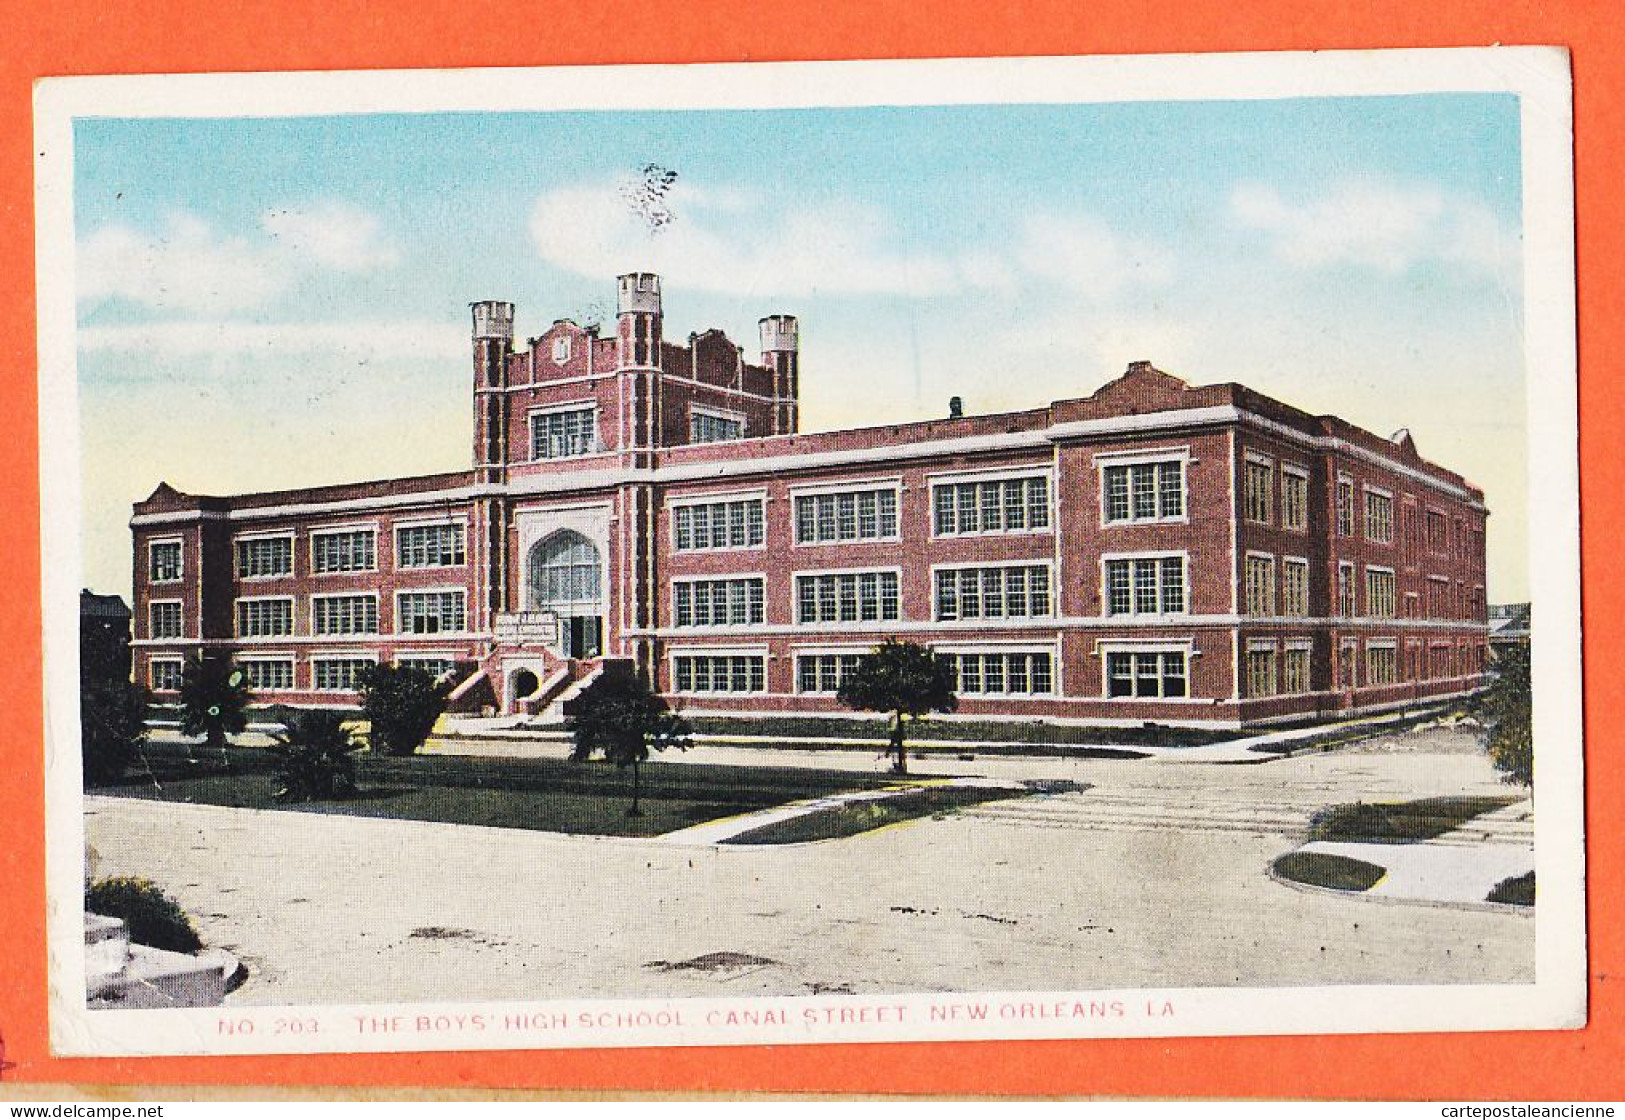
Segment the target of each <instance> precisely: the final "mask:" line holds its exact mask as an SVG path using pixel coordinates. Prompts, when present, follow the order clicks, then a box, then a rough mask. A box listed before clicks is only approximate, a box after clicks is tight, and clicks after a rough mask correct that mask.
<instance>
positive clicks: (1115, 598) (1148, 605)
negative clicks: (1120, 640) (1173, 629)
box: [1105, 556, 1185, 614]
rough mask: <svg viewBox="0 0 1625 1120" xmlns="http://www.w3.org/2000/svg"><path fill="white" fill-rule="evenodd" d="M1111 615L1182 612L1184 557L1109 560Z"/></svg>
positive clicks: (1108, 598) (1108, 584)
mask: <svg viewBox="0 0 1625 1120" xmlns="http://www.w3.org/2000/svg"><path fill="white" fill-rule="evenodd" d="M1105 600H1106V613H1107V614H1180V613H1183V612H1184V610H1185V558H1184V557H1183V556H1145V557H1139V556H1136V557H1125V558H1119V559H1111V560H1107V561H1106V595H1105Z"/></svg>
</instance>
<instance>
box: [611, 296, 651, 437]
mask: <svg viewBox="0 0 1625 1120" xmlns="http://www.w3.org/2000/svg"><path fill="white" fill-rule="evenodd" d="M660 345H661V311H660V277H658V276H656V275H655V274H654V273H652V272H629V273H627V274H626V275H624V276H621V277H619V278H618V286H617V291H616V313H615V365H616V372H617V376H618V378H619V379H620V381H621V388H622V390H623V392H622V400H623V401H625V404H624V405H623V409H624V411H623V413H622V415H621V431H622V432H623V433H624V437H623V440H622V447H623V448H625V449H628V450H649V449H651V448H654V447H657V446H659V444H660V422H661V417H660Z"/></svg>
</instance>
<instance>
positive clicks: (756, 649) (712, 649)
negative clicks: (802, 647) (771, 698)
mask: <svg viewBox="0 0 1625 1120" xmlns="http://www.w3.org/2000/svg"><path fill="white" fill-rule="evenodd" d="M680 657H691V658H692V657H713V658H715V657H756V658H760V659H761V661H762V687H761V688H760V689H745V690H744V691H742V692H741V691H736V690H733V689H726V690H724V689H715V688H710V689H705V690H703V691H698V690H695V689H692V688H691V689H686V690H685V689H681V688H679V687H678V686H677V660H678V658H680ZM772 662H773V658H772V656H771V655H770V654H769V651H768V648H767V647H766V646H681V647H674V648H672V649H670V650H668V651H667V652H666V670H667V673H668V677H667V679H668V680H670V681H671V690H672V694H673V695H676V696H695V697H701V698H704V697H707V696H766V695H767V694H768V693H769V692H770V691H771V689H770V681H769V680H768V678H769V676H771V671H772ZM729 683H730V684H732V683H733V682H732V681H731V680H730V681H729Z"/></svg>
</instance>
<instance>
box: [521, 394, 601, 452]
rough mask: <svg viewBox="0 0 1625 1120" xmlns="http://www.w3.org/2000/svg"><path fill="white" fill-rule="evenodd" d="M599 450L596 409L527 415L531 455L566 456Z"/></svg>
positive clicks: (577, 409) (576, 409)
mask: <svg viewBox="0 0 1625 1120" xmlns="http://www.w3.org/2000/svg"><path fill="white" fill-rule="evenodd" d="M597 450H598V410H597V409H596V408H592V407H591V406H589V407H587V408H571V409H564V410H561V411H559V412H537V413H532V414H531V418H530V457H531V458H532V459H568V458H570V457H571V456H572V455H590V454H592V453H593V452H594V451H597Z"/></svg>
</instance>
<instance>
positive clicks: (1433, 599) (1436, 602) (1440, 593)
mask: <svg viewBox="0 0 1625 1120" xmlns="http://www.w3.org/2000/svg"><path fill="white" fill-rule="evenodd" d="M1449 597H1450V581H1449V580H1447V579H1444V578H1443V577H1441V576H1429V577H1428V617H1429V618H1444V617H1445V616H1446V613H1447V612H1448V610H1449V604H1448V603H1447V602H1446V601H1445V600H1446V599H1448V598H1449Z"/></svg>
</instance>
